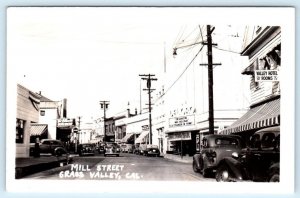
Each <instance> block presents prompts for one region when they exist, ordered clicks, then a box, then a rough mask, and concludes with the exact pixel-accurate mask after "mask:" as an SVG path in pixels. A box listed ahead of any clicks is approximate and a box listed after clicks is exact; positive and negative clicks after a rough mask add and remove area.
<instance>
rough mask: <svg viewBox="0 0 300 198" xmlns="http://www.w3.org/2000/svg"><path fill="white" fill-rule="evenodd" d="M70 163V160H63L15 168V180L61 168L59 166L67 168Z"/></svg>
mask: <svg viewBox="0 0 300 198" xmlns="http://www.w3.org/2000/svg"><path fill="white" fill-rule="evenodd" d="M68 162H69V161H68V159H62V160H57V161H51V162H44V163H38V164H33V165H29V166H23V167H16V168H15V178H16V179H20V178H22V177H25V176H27V175H31V174H34V173H37V172H41V171H45V170H48V169H51V168H55V167H59V166H65V165H67V164H68Z"/></svg>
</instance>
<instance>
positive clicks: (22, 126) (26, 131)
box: [16, 84, 40, 158]
mask: <svg viewBox="0 0 300 198" xmlns="http://www.w3.org/2000/svg"><path fill="white" fill-rule="evenodd" d="M39 105H40V95H38V94H36V93H34V92H32V91H30V90H29V89H27V88H25V87H23V86H22V85H20V84H18V85H17V117H16V157H17V158H18V157H29V148H30V131H31V127H32V125H34V124H37V123H38V122H39Z"/></svg>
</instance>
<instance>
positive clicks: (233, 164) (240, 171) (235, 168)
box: [218, 157, 246, 181]
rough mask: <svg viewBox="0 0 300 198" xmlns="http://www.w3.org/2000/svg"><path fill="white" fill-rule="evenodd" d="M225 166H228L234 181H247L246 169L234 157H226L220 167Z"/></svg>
mask: <svg viewBox="0 0 300 198" xmlns="http://www.w3.org/2000/svg"><path fill="white" fill-rule="evenodd" d="M223 165H226V166H227V168H228V170H229V172H230V174H231V178H232V179H235V180H237V181H240V180H244V179H246V174H245V171H244V167H243V165H242V164H241V163H240V162H239V161H238V160H236V159H234V158H232V157H225V158H224V159H222V160H221V161H220V162H219V164H218V167H221V166H223Z"/></svg>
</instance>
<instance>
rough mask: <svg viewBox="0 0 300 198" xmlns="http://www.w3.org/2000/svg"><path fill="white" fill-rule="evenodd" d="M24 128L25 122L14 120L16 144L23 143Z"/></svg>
mask: <svg viewBox="0 0 300 198" xmlns="http://www.w3.org/2000/svg"><path fill="white" fill-rule="evenodd" d="M24 128H25V121H24V120H21V119H17V120H16V143H19V144H22V143H24Z"/></svg>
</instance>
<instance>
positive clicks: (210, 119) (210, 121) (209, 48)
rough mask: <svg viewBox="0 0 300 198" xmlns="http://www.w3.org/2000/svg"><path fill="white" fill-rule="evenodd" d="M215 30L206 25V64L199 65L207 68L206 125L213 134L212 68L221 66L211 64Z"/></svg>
mask: <svg viewBox="0 0 300 198" xmlns="http://www.w3.org/2000/svg"><path fill="white" fill-rule="evenodd" d="M214 30H215V27H213V28H211V27H210V25H207V28H206V31H207V43H204V44H205V45H207V64H200V65H207V67H208V125H209V133H210V134H214V95H213V94H214V92H213V85H214V80H213V66H214V65H221V64H220V63H216V64H214V63H213V56H212V46H213V45H217V44H213V43H212V38H211V34H212V32H213V31H214Z"/></svg>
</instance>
